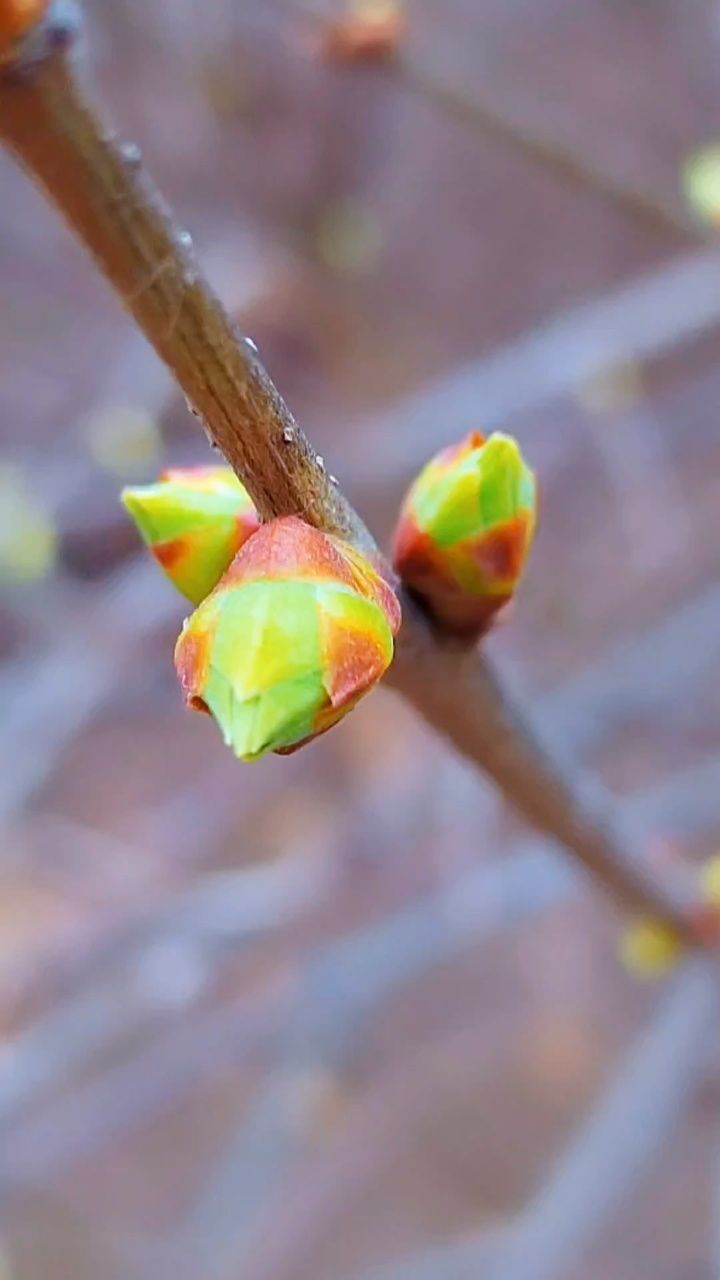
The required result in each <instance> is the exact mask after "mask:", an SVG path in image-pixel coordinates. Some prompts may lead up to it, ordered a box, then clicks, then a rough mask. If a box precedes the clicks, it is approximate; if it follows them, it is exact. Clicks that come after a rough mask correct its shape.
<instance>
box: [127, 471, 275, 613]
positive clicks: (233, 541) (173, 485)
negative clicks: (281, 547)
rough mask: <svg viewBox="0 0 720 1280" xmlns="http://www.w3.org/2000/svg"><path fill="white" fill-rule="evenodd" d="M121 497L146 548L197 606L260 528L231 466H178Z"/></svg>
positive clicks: (256, 515)
mask: <svg viewBox="0 0 720 1280" xmlns="http://www.w3.org/2000/svg"><path fill="white" fill-rule="evenodd" d="M121 497H122V501H123V504H124V506H125V507H126V509H127V511H128V512H129V513H130V515H131V516H132V518H133V520H134V521H135V524H136V525H137V527H138V529H139V531H140V535H141V537H142V539H143V541H144V543H145V545H146V546H147V547H148V548H149V550H150V551H151V552H152V554H153V556H154V557H155V559H156V560H157V562H158V564H160V565H161V566H162V568H163V569H164V571H165V573H166V574H167V576H168V578H169V579H170V581H171V582H172V583H174V585H175V586H176V587H177V588H178V591H181V592H182V594H183V595H184V596H187V598H188V600H192V602H193V604H200V601H201V600H204V599H205V596H206V595H209V593H210V592H211V591H212V589H213V587H215V586H217V583H218V582H219V581H220V578H221V577H222V575H223V574H224V572H225V570H226V569H227V568H228V566H229V565H230V563H231V561H232V559H233V557H234V556H236V555H237V553H238V551H239V550H240V548H241V547H242V546H243V545H244V543H245V542H247V540H248V538H249V537H250V535H251V534H253V533H255V531H256V530H257V529H258V528H259V525H260V521H259V519H258V514H257V511H256V510H255V507H254V506H253V503H252V501H251V499H250V496H249V494H248V492H247V490H246V489H245V488H244V487H243V485H242V484H241V483H240V481H239V480H238V478H237V476H236V475H235V472H234V471H233V470H232V468H231V467H175V468H172V469H170V470H168V471H164V472H163V473H162V475H161V476H160V479H159V480H158V481H157V483H156V484H147V485H136V486H133V487H128V488H126V489H123V491H122V495H121Z"/></svg>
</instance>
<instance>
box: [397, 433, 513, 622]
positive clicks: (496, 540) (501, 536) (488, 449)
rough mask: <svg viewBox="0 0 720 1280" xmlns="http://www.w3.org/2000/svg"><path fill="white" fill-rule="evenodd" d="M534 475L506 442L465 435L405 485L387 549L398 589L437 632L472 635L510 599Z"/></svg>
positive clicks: (496, 435)
mask: <svg viewBox="0 0 720 1280" xmlns="http://www.w3.org/2000/svg"><path fill="white" fill-rule="evenodd" d="M535 504H536V497H535V477H534V475H533V473H532V471H531V470H530V468H529V467H528V466H527V465H526V463H525V462H524V460H523V457H522V454H521V452H520V448H519V446H518V445H517V443H516V442H515V441H514V440H513V439H512V438H511V437H510V436H506V435H503V434H501V433H500V432H495V433H494V434H493V435H491V436H490V438H489V439H488V440H486V439H485V437H484V436H482V435H480V433H479V432H477V431H473V432H471V433H470V435H469V436H467V438H466V439H465V440H463V441H461V442H460V444H456V445H452V446H450V448H448V449H443V450H442V452H441V453H438V454H437V455H436V457H434V458H433V459H432V460H431V461H430V462H428V464H427V465H426V466H425V467H424V468H423V470H422V471H421V472H420V474H419V476H418V477H417V479H416V480H415V481H414V483H413V484H412V485H411V487H410V490H409V491H408V494H407V496H406V498H405V501H404V503H403V507H402V510H401V513H400V519H399V521H398V525H397V528H396V531H395V538H394V543H393V563H394V565H395V568H396V570H397V572H398V573H399V574H400V577H401V578H402V580H403V582H404V583H405V585H406V586H408V587H410V588H411V589H412V590H413V591H414V592H415V593H416V594H417V595H418V596H419V597H420V599H421V600H422V602H423V604H424V605H425V607H426V609H427V611H428V613H429V614H430V616H431V617H432V618H433V619H434V620H435V621H436V622H437V623H439V624H440V625H441V626H442V627H443V628H444V630H446V631H448V632H451V633H454V634H456V635H465V636H477V635H479V634H480V633H481V632H483V631H485V630H487V627H488V625H489V624H490V622H491V621H492V620H493V619H494V617H495V615H496V614H497V612H498V610H499V609H501V608H502V606H503V605H505V604H507V602H508V601H509V600H510V598H511V596H512V595H513V593H514V591H515V589H516V587H517V585H518V583H519V581H520V576H521V574H522V571H523V569H524V567H525V561H526V559H527V555H528V552H529V550H530V546H531V544H532V539H533V533H534V530H535Z"/></svg>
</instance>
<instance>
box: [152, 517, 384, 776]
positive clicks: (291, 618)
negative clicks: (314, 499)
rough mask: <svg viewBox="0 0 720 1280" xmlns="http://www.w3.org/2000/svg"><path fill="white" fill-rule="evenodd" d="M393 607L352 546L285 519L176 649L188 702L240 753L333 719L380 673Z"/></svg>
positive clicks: (270, 746)
mask: <svg viewBox="0 0 720 1280" xmlns="http://www.w3.org/2000/svg"><path fill="white" fill-rule="evenodd" d="M398 625H399V608H398V605H397V601H396V599H395V596H394V594H393V593H392V591H391V590H390V588H389V587H388V586H387V583H385V581H384V580H383V579H382V578H381V577H380V576H379V574H377V573H376V572H375V570H374V569H373V567H372V566H371V565H370V563H369V562H368V561H366V560H364V558H363V557H361V556H360V555H359V554H358V553H357V552H356V551H354V550H353V549H352V548H351V547H348V546H346V544H344V543H342V542H341V541H340V540H339V539H337V538H331V537H329V536H328V535H326V534H323V533H320V532H319V531H318V530H317V529H311V528H310V527H309V526H308V525H305V524H304V523H303V521H301V520H298V519H297V518H296V517H292V516H291V517H286V518H285V519H282V520H274V521H272V522H271V523H270V524H268V525H263V527H262V528H261V529H260V530H259V531H258V533H256V534H255V536H254V537H253V538H252V539H250V541H249V542H248V543H247V544H246V546H245V547H244V548H243V550H242V551H241V552H240V553H239V555H238V556H237V557H236V559H235V560H234V561H233V564H232V566H231V568H230V569H229V571H228V572H227V574H226V575H225V576H224V578H223V579H222V580H221V581H220V583H219V584H218V586H217V588H216V590H215V591H213V592H212V594H211V595H210V596H209V597H208V598H207V599H206V600H205V601H203V603H202V604H201V605H200V606H199V608H198V609H196V611H195V613H194V614H193V615H192V617H191V618H190V619H189V621H188V622H187V624H186V626H185V628H184V629H183V631H182V633H181V635H180V637H179V639H178V643H177V646H176V650H175V665H176V668H177V672H178V676H179V678H180V682H181V684H182V687H183V689H184V691H185V696H186V700H187V702H188V705H189V706H191V707H193V708H194V709H196V710H201V711H209V712H210V713H211V715H212V716H213V717H214V719H215V720H216V722H217V724H218V726H219V728H220V731H221V733H222V735H223V738H224V740H225V743H226V744H227V746H229V747H231V749H232V750H233V751H234V753H235V755H236V756H238V757H239V758H240V759H242V760H256V759H258V758H259V757H260V756H263V755H265V754H266V752H268V751H280V752H287V751H289V750H293V749H295V748H296V747H298V746H300V745H302V743H304V742H306V741H308V739H310V738H313V737H316V736H317V735H318V734H320V733H323V732H325V730H326V729H329V728H330V727H331V725H333V724H335V722H336V721H337V720H339V719H340V718H341V717H342V716H343V715H345V714H346V713H347V712H348V711H349V710H350V709H351V707H353V706H354V705H355V703H356V702H357V700H358V699H359V698H360V697H361V696H362V694H363V693H365V692H367V690H368V689H370V688H371V687H372V685H373V684H375V683H376V682H377V680H379V678H380V676H381V675H382V674H383V673H384V671H385V670H386V668H387V667H388V665H389V663H390V662H391V660H392V656H393V634H394V632H395V631H396V630H397V627H398Z"/></svg>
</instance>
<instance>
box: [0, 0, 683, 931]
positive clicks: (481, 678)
mask: <svg viewBox="0 0 720 1280" xmlns="http://www.w3.org/2000/svg"><path fill="white" fill-rule="evenodd" d="M1 3H3V0H0V4H1ZM67 15H68V6H67V3H66V0H53V3H52V4H51V5H50V6H49V8H48V11H47V14H46V17H45V18H44V20H43V22H42V23H41V24H40V25H39V26H38V27H36V29H35V30H34V31H33V32H31V34H30V35H29V36H28V37H27V38H26V40H25V41H24V42H22V43H21V44H20V46H19V47H17V48H16V51H15V56H14V58H13V60H12V61H10V60H6V61H5V63H3V64H2V68H1V70H0V138H1V139H2V140H3V141H4V143H5V144H6V145H7V147H8V148H9V149H10V150H11V151H12V152H13V153H14V154H15V156H16V157H17V159H18V160H19V161H20V163H21V164H22V165H23V166H24V167H25V168H26V169H27V170H28V171H29V173H30V174H31V175H32V176H33V178H34V179H35V180H36V181H37V182H39V183H40V184H41V185H42V186H43V187H44V188H45V191H46V192H47V194H48V196H49V197H50V199H51V200H52V202H53V203H54V204H55V205H56V206H57V207H58V208H59V209H60V211H61V212H62V213H63V215H64V216H65V218H66V219H67V221H68V223H69V224H70V226H71V227H72V229H73V230H74V231H75V233H76V235H77V236H78V237H79V239H80V240H81V241H82V242H83V243H84V244H85V246H86V247H87V248H88V249H89V250H90V252H91V253H92V254H93V256H94V258H95V261H96V263H97V265H98V267H99V268H100V270H101V271H102V272H103V273H104V274H105V275H106V276H107V277H108V279H109V280H110V282H111V284H112V285H113V287H114V289H115V291H116V292H117V294H118V295H119V297H120V298H121V300H122V302H123V304H124V305H125V306H126V308H127V309H128V310H129V311H130V312H131V313H132V315H133V316H134V318H135V320H136V321H137V323H138V325H139V326H140V328H141V329H142V330H143V332H144V333H145V335H146V337H147V338H148V339H149V341H150V342H151V344H152V345H153V347H154V348H155V350H156V351H157V353H158V354H159V355H160V357H161V358H162V359H163V361H164V362H165V364H166V365H167V366H168V368H169V369H170V370H171V372H172V374H173V375H174V377H175V379H176V380H177V382H178V383H179V385H180V386H181V388H182V390H183V391H184V393H185V396H186V398H187V400H188V404H189V405H190V407H191V408H192V410H193V412H194V413H195V414H196V416H197V417H198V418H199V419H200V421H201V422H202V424H203V426H204V428H205V431H206V434H207V435H208V437H209V439H210V440H211V441H212V442H213V443H214V444H215V445H216V446H217V447H218V448H219V449H220V450H222V452H223V453H224V455H225V457H226V458H227V459H228V461H229V462H230V463H231V465H232V466H233V467H234V469H235V470H236V472H237V473H238V475H239V476H240V477H241V479H242V480H243V483H244V484H245V485H246V487H247V489H248V491H249V492H250V494H251V496H252V498H253V500H254V501H255V503H256V505H257V507H258V510H259V511H260V513H261V515H262V516H263V517H264V518H266V519H268V518H272V517H274V516H279V515H287V514H291V513H294V514H298V515H301V516H302V517H303V518H304V519H305V520H307V521H308V522H309V523H311V524H313V525H316V526H317V527H319V528H323V529H325V530H327V531H328V532H332V533H337V534H340V535H341V536H342V537H344V538H347V539H348V540H350V541H351V542H353V543H354V544H355V545H356V546H358V547H359V548H360V549H361V550H363V551H365V552H366V553H370V554H374V553H375V552H376V547H375V544H374V542H373V539H372V537H371V535H370V534H369V533H368V531H367V529H366V528H365V525H364V524H363V522H362V521H361V519H360V518H359V516H357V514H356V513H355V512H354V510H353V509H352V507H351V506H350V505H349V503H348V502H347V501H346V500H345V498H344V497H343V495H342V494H341V493H340V491H339V489H338V488H337V485H336V484H335V482H334V481H333V480H332V478H331V477H330V476H329V475H328V473H327V472H326V470H325V466H324V463H323V461H322V459H321V458H319V457H318V456H317V455H316V454H315V453H314V452H313V450H312V448H311V446H310V444H309V442H308V441H307V439H306V438H305V436H304V435H303V434H302V432H301V431H300V429H299V427H298V426H297V424H296V423H295V421H294V420H293V418H292V415H291V414H290V411H289V410H288V408H287V407H286V405H285V404H284V402H283V401H282V399H281V397H280V395H279V394H278V392H277V391H276V389H275V387H274V386H273V384H272V382H271V381H270V379H269V377H268V375H267V374H266V372H265V370H264V369H263V367H262V365H261V363H260V361H259V360H258V358H257V356H256V354H255V352H254V350H253V347H252V344H251V343H250V342H249V341H248V340H247V339H245V338H243V337H242V336H241V335H240V334H239V333H238V332H237V331H236V329H235V327H234V325H233V324H232V322H231V321H230V319H229V317H228V316H227V314H226V313H225V311H224V309H223V308H222V306H221V304H220V303H219V301H218V299H217V298H216V297H215V296H214V294H213V293H212V291H211V290H210V288H209V286H208V285H207V283H206V281H205V280H204V278H203V276H202V274H201V272H200V270H199V268H198V265H197V262H196V260H195V258H194V255H193V252H192V245H191V243H190V238H189V236H187V234H186V233H184V232H183V231H181V230H180V229H179V228H178V226H177V224H176V223H175V221H174V219H173V217H172V215H171V213H170V211H169V209H168V208H167V206H166V205H165V203H164V202H163V200H162V198H161V197H160V195H159V194H158V192H157V191H156V189H155V187H154V186H153V185H152V183H151V182H150V181H149V179H148V177H147V175H146V174H145V172H144V170H143V166H142V162H141V157H140V153H139V151H138V149H137V148H136V147H135V146H134V145H132V144H123V143H121V142H120V141H119V140H118V139H117V138H116V137H115V135H114V134H112V133H111V132H110V131H109V130H108V129H107V127H106V126H105V124H104V123H102V122H101V120H100V119H99V117H98V115H97V114H96V111H95V109H94V107H93V106H91V105H90V103H89V100H88V98H87V96H86V93H85V90H84V87H83V85H82V83H81V81H80V79H79V78H78V74H77V70H76V66H75V63H74V60H73V57H72V43H73V39H72V37H73V35H74V24H73V23H72V22H68V16H67ZM389 679H390V683H391V684H393V685H394V686H395V687H396V688H397V689H398V690H399V691H400V692H401V693H403V694H404V695H405V696H406V697H407V698H408V699H409V700H410V701H411V702H412V703H413V704H414V705H415V707H416V708H417V709H418V710H419V711H420V712H421V714H422V715H423V716H424V717H425V718H426V719H427V720H428V721H429V723H430V724H432V725H433V726H434V727H435V728H436V729H438V730H439V731H440V732H441V733H442V734H444V735H445V737H447V738H448V739H449V740H450V741H451V742H452V743H453V744H454V745H455V746H456V747H457V748H458V750H460V751H461V752H463V754H464V755H466V756H467V757H468V758H469V759H471V760H473V761H474V762H475V763H476V764H478V765H479V766H480V767H481V768H482V769H483V770H485V771H486V772H487V773H488V774H489V775H490V777H491V778H493V779H494V781H495V782H496V783H497V784H498V785H499V786H500V787H501V789H502V790H503V792H504V793H505V795H506V796H507V797H508V799H509V800H511V801H512V802H513V803H514V804H515V805H516V806H517V807H518V808H519V809H520V810H521V812H522V813H523V814H524V815H525V816H526V817H527V818H528V819H529V820H530V822H532V823H533V824H534V825H535V826H537V827H538V828H539V829H540V830H542V831H544V832H546V833H547V834H549V835H551V836H552V837H553V838H555V839H557V840H558V841H560V842H561V843H562V844H563V845H564V846H565V848H566V849H567V850H568V851H569V852H571V853H572V854H573V855H574V856H575V857H576V858H577V859H579V860H580V862H582V863H583V864H584V866H585V867H586V868H587V869H588V870H589V871H590V872H592V873H593V874H594V875H595V877H596V878H597V879H598V880H599V881H600V882H602V883H603V884H604V886H605V888H606V889H607V890H609V891H610V893H611V894H612V895H613V896H614V897H615V899H616V900H617V901H618V902H619V903H620V904H622V905H623V906H625V907H626V908H629V909H630V910H632V911H644V912H650V913H652V914H654V915H657V916H660V917H662V918H664V919H665V920H667V921H668V922H670V923H672V924H673V926H674V927H675V928H676V929H677V930H678V932H679V933H680V934H681V935H682V936H683V938H684V939H685V940H686V941H688V942H693V941H694V929H693V925H692V920H693V914H692V909H691V908H692V904H691V903H690V901H689V900H685V898H684V897H683V895H682V893H681V894H678V893H676V892H675V891H674V886H672V887H671V886H670V885H665V884H663V883H662V882H658V881H656V880H655V878H654V877H652V876H651V875H650V874H649V873H648V872H647V871H646V870H645V869H644V868H642V867H641V866H638V865H637V864H636V863H635V862H634V860H633V859H632V858H631V857H630V856H628V854H627V853H626V851H625V849H624V848H623V845H622V843H621V842H620V841H619V840H618V838H617V837H616V835H615V834H614V833H613V831H612V827H611V824H610V823H609V822H607V821H604V820H600V819H599V818H598V817H597V816H595V814H594V813H593V812H592V811H591V810H590V809H589V807H588V806H587V805H586V804H584V803H583V801H582V800H581V799H580V798H579V797H578V796H576V795H575V794H574V793H573V789H572V787H571V786H570V785H569V784H568V783H567V782H566V781H565V779H564V777H563V774H562V772H561V771H559V770H558V769H557V767H556V766H554V765H553V764H552V762H550V761H549V760H548V759H547V757H546V755H545V753H544V751H543V749H542V748H541V747H540V746H539V745H538V744H537V743H536V742H535V741H534V740H533V738H532V735H531V733H530V732H529V730H528V729H527V728H526V726H525V725H524V724H523V722H522V719H521V717H520V716H519V715H518V713H517V711H516V710H515V709H514V708H513V707H512V705H511V703H510V700H509V699H508V697H507V695H506V694H505V693H504V692H503V691H502V690H501V688H500V686H499V685H498V683H497V680H496V678H495V677H494V675H493V674H492V672H491V670H490V668H489V666H488V663H487V661H486V659H485V657H484V656H483V655H482V654H481V653H480V652H479V651H477V650H475V651H467V650H462V649H459V648H457V647H456V646H453V645H451V644H449V643H448V642H447V641H445V640H444V639H443V637H442V636H439V635H438V634H437V633H436V632H435V631H434V630H433V629H431V627H430V626H429V624H428V622H427V620H426V619H425V617H424V616H423V615H422V614H421V613H420V612H419V610H418V609H417V608H416V607H415V606H414V605H413V602H412V601H411V600H408V599H406V600H404V623H403V627H402V631H401V635H400V638H399V642H398V646H397V655H396V659H395V662H394V664H393V666H392V668H391V671H390V675H389Z"/></svg>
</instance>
